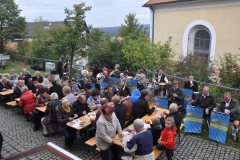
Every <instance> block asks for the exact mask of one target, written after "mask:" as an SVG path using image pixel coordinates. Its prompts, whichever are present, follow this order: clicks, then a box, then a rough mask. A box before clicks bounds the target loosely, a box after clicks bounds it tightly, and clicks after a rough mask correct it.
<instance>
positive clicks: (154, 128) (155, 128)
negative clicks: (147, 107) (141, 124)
mask: <svg viewBox="0 0 240 160" xmlns="http://www.w3.org/2000/svg"><path fill="white" fill-rule="evenodd" d="M151 121H152V124H151V128H150V129H149V130H150V131H151V132H152V136H153V145H157V144H158V139H159V136H160V134H161V132H162V128H163V127H162V124H161V122H160V118H159V117H154V118H152V119H151ZM146 123H147V124H150V121H146Z"/></svg>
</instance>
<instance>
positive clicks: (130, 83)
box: [128, 79, 138, 90]
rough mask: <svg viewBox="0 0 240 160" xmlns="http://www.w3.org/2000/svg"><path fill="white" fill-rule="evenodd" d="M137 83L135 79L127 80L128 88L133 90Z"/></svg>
mask: <svg viewBox="0 0 240 160" xmlns="http://www.w3.org/2000/svg"><path fill="white" fill-rule="evenodd" d="M137 83H138V81H137V80H134V79H129V80H128V88H130V89H132V90H134V89H135V88H137Z"/></svg>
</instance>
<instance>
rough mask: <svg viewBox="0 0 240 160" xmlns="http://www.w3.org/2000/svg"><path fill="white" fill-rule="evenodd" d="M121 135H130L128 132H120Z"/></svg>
mask: <svg viewBox="0 0 240 160" xmlns="http://www.w3.org/2000/svg"><path fill="white" fill-rule="evenodd" d="M122 134H125V135H129V134H130V133H129V132H128V131H125V132H122Z"/></svg>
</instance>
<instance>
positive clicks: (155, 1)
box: [143, 0, 193, 7]
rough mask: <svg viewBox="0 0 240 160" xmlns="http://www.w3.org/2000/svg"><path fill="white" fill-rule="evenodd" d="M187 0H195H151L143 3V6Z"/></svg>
mask: <svg viewBox="0 0 240 160" xmlns="http://www.w3.org/2000/svg"><path fill="white" fill-rule="evenodd" d="M185 1H193V0H149V1H147V2H146V3H145V4H144V5H143V7H149V6H152V5H160V4H169V3H181V2H185Z"/></svg>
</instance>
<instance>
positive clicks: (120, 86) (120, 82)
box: [116, 73, 129, 94]
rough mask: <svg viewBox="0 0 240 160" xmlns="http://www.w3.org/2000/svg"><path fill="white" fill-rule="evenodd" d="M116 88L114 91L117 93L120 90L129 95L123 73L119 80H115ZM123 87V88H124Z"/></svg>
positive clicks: (126, 80)
mask: <svg viewBox="0 0 240 160" xmlns="http://www.w3.org/2000/svg"><path fill="white" fill-rule="evenodd" d="M116 85H117V88H116V91H117V92H119V91H120V90H124V91H127V93H128V94H129V89H128V87H127V86H128V79H127V78H125V77H124V73H120V78H118V80H117V84H116ZM124 87H125V88H124Z"/></svg>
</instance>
